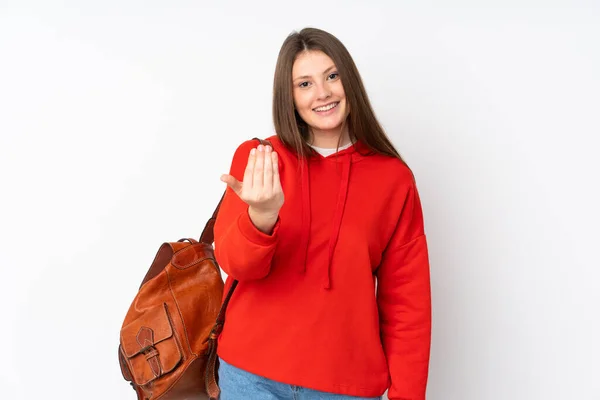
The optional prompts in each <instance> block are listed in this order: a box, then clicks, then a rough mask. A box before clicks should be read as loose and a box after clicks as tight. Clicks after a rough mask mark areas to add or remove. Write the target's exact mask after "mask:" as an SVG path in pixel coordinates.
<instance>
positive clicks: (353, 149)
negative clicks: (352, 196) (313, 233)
mask: <svg viewBox="0 0 600 400" xmlns="http://www.w3.org/2000/svg"><path fill="white" fill-rule="evenodd" d="M365 150H368V148H367V146H365V145H364V144H363V143H362V142H360V141H357V142H356V143H354V144H353V145H352V146H350V147H348V148H346V149H343V150H340V151H338V152H337V153H334V154H332V155H330V156H327V157H324V156H322V155H321V154H319V153H317V154H315V155H309V156H307V157H306V158H304V159H302V160H300V163H301V171H300V174H301V187H302V226H301V237H300V246H301V247H300V248H301V254H302V258H303V260H302V262H301V266H302V271H301V272H302V273H304V272H305V271H306V264H307V261H308V260H307V258H308V257H307V255H308V244H309V236H310V224H311V203H310V189H311V188H310V165H311V163H313V162H334V163H337V165H338V166H339V168H341V182H340V187H339V190H338V195H337V202H336V207H335V212H334V214H333V225H332V229H331V234H330V236H329V244H328V257H327V267H326V268H325V270H324V271H323V277H322V284H323V288H325V289H330V288H331V264H332V261H333V254H334V252H335V247H336V245H337V242H338V238H339V234H340V227H341V226H342V219H343V217H344V210H345V208H346V199H347V197H348V185H349V182H350V173H351V170H352V164H353V162H356V161H357V160H358V159H360V158H361V157H363V156H362V155H361V154H360V153H364V152H365ZM359 152H360V153H359Z"/></svg>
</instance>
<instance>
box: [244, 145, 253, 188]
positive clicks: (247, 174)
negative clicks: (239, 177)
mask: <svg viewBox="0 0 600 400" xmlns="http://www.w3.org/2000/svg"><path fill="white" fill-rule="evenodd" d="M255 164H256V149H252V150H250V154H249V155H248V164H246V170H245V171H244V183H245V184H246V185H247V187H252V185H253V184H254V183H253V181H254V165H255Z"/></svg>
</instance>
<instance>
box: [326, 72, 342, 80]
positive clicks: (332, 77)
mask: <svg viewBox="0 0 600 400" xmlns="http://www.w3.org/2000/svg"><path fill="white" fill-rule="evenodd" d="M339 76H340V74H338V73H337V72H332V73H331V74H329V76H328V78H329V79H335V78H337V77H339Z"/></svg>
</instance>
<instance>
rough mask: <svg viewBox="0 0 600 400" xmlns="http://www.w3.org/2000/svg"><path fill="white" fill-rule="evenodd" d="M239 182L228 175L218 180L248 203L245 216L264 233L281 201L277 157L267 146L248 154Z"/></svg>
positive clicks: (270, 224) (269, 226)
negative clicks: (241, 180) (247, 215)
mask: <svg viewBox="0 0 600 400" xmlns="http://www.w3.org/2000/svg"><path fill="white" fill-rule="evenodd" d="M243 179H244V181H243V182H240V181H238V180H237V179H236V178H235V177H233V176H231V175H227V174H225V175H222V176H221V180H222V181H223V182H225V183H227V185H228V186H229V187H230V188H231V190H233V191H234V192H235V194H237V195H238V196H239V198H240V199H241V200H242V201H243V202H245V203H246V204H248V206H249V209H248V213H249V215H250V219H251V220H252V222H253V223H254V225H256V227H257V228H258V229H259V230H261V231H263V232H265V233H268V232H270V231H271V229H272V228H273V226H274V225H275V222H276V221H277V216H278V215H279V210H280V209H281V207H282V206H283V202H284V196H283V189H282V188H281V181H280V180H279V164H278V156H277V153H276V152H274V151H273V149H272V148H271V146H263V145H262V144H261V145H259V146H258V148H257V149H252V150H251V151H250V155H249V157H248V164H247V165H246V170H245V171H244V178H243Z"/></svg>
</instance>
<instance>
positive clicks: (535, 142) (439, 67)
mask: <svg viewBox="0 0 600 400" xmlns="http://www.w3.org/2000/svg"><path fill="white" fill-rule="evenodd" d="M304 26H315V27H319V28H322V29H325V30H328V31H330V32H331V33H333V34H334V35H336V36H337V37H338V38H339V39H340V40H342V42H344V44H345V45H346V46H347V48H348V49H349V50H350V52H351V54H352V55H353V57H354V59H355V61H356V64H357V65H358V68H359V70H360V72H361V74H362V77H363V79H364V82H365V85H366V87H367V90H368V93H369V95H370V98H371V100H372V103H373V106H374V108H375V111H376V113H377V116H378V117H379V119H380V121H381V123H382V124H383V125H384V127H385V129H386V130H387V132H388V133H389V135H390V137H391V138H392V140H393V142H394V144H395V145H396V146H397V148H398V149H399V151H400V152H401V154H402V155H403V156H404V157H405V159H406V160H407V161H408V163H409V165H410V166H411V168H412V169H413V171H414V172H415V175H416V177H417V182H418V187H419V190H420V194H421V197H422V201H423V208H424V214H425V223H426V232H427V234H428V240H429V246H430V259H431V272H432V289H433V313H434V314H433V318H434V319H433V342H432V354H431V367H430V379H429V387H428V399H431V400H482V399H483V400H488V399H489V400H505V399H513V400H516V399H519V400H521V399H522V400H550V399H556V400H558V399H560V400H564V399H569V400H570V399H578V400H592V399H600V344H599V341H600V322H599V321H598V319H599V317H600V312H599V308H600V294H599V293H600V261H599V257H598V243H599V242H600V234H599V232H598V227H599V226H600V218H599V211H598V208H599V206H600V196H599V191H600V190H599V188H598V187H599V181H600V179H599V177H598V175H599V173H600V162H599V161H598V149H599V140H598V135H599V134H600V121H599V119H600V117H599V115H600V94H599V93H600V77H599V74H600V73H599V71H600V44H599V43H600V5H599V3H598V2H597V1H596V2H593V1H566V0H565V1H561V2H559V1H549V2H548V1H531V0H528V1H485V2H476V1H466V0H457V1H453V2H443V1H437V2H430V1H428V2H423V1H419V2H417V1H411V2H392V1H389V2H385V1H378V2H374V1H370V2H341V1H337V2H327V1H319V2H310V1H303V2H284V1H271V2H264V1H263V2H260V1H251V2H242V1H237V2H232V1H229V2H216V1H213V2H201V1H170V2H169V3H167V2H159V1H141V0H140V1H132V0H128V1H116V0H111V1H103V2H99V1H98V2H92V1H79V2H76V1H62V2H58V1H54V2H49V1H41V0H40V1H38V2H28V1H0V178H1V181H0V182H1V188H2V195H1V197H0V198H1V200H0V201H1V202H2V203H1V207H0V226H1V231H0V246H1V261H0V267H1V268H2V270H1V272H2V274H1V278H0V301H1V303H0V304H1V305H2V307H1V310H2V315H1V317H0V321H1V322H0V326H1V328H0V343H1V345H2V348H1V351H0V360H1V362H0V398H2V399H38V398H50V399H133V398H134V394H133V391H132V390H131V388H130V387H129V385H128V384H126V382H125V381H124V380H123V378H122V377H121V373H120V370H119V366H118V362H117V345H118V338H119V329H120V327H121V323H122V320H123V318H124V316H125V312H126V310H127V308H128V306H129V304H130V302H131V300H132V299H133V297H134V295H135V293H136V290H137V287H138V285H139V283H140V281H141V279H142V278H143V276H144V274H145V272H146V270H147V268H148V267H149V264H150V262H151V261H152V258H153V257H154V254H155V252H156V250H157V249H158V246H159V245H160V244H161V243H162V242H164V241H175V240H177V239H179V238H182V237H188V236H191V237H197V236H199V234H200V232H201V230H202V228H203V226H204V222H205V220H206V219H207V218H208V217H209V216H210V214H211V213H212V211H213V208H214V206H215V205H216V203H217V201H218V200H219V198H220V196H221V194H222V191H223V190H224V184H223V183H222V182H220V181H219V176H220V175H221V173H225V172H227V171H228V169H229V163H230V161H231V156H232V155H233V152H234V150H235V148H236V147H237V145H238V144H239V143H241V142H242V141H243V140H246V139H248V138H251V137H253V136H262V137H267V136H270V135H271V134H272V133H273V127H272V122H271V94H272V79H273V72H274V67H275V61H276V58H277V53H278V51H279V47H280V46H281V43H282V42H283V40H284V39H285V37H286V35H287V34H289V33H290V32H291V31H292V30H296V29H301V28H302V27H304ZM378 179H381V180H384V179H386V177H385V176H381V177H378Z"/></svg>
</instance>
